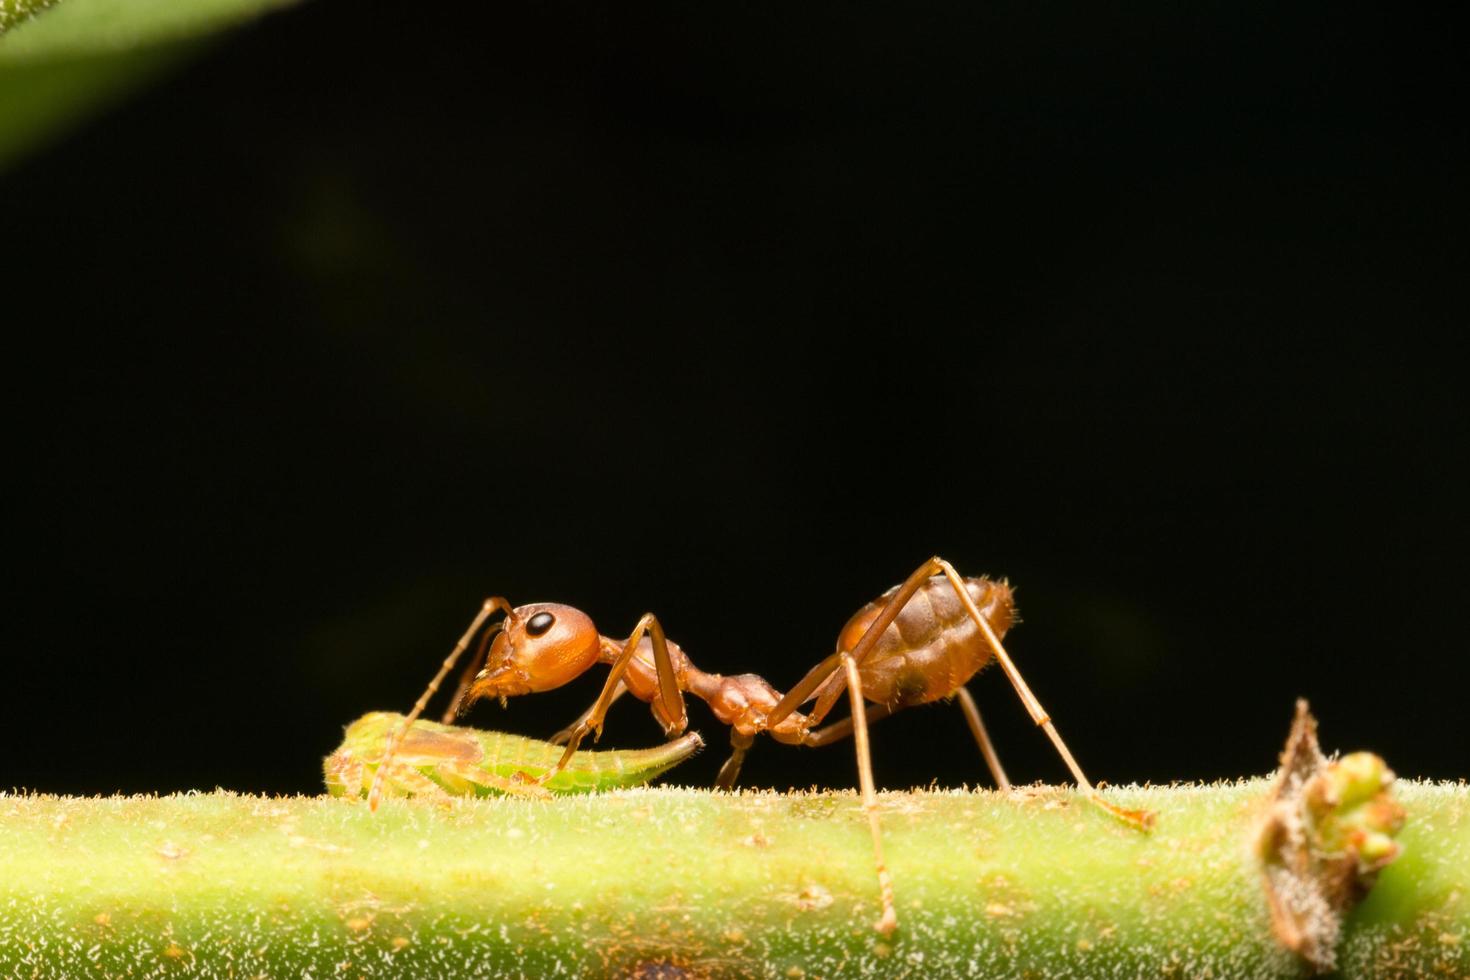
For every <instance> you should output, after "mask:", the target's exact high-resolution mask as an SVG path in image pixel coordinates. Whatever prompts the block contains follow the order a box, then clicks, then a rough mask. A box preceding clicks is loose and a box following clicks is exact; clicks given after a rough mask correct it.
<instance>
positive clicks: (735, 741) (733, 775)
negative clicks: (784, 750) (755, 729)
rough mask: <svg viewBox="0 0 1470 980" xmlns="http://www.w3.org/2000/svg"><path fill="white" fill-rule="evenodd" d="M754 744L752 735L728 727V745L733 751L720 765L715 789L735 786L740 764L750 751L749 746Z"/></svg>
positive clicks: (738, 776)
mask: <svg viewBox="0 0 1470 980" xmlns="http://www.w3.org/2000/svg"><path fill="white" fill-rule="evenodd" d="M754 744H755V736H754V735H745V734H742V733H741V732H739V731H737V730H736V729H733V728H732V729H730V746H731V748H733V749H734V751H733V752H731V753H730V758H728V759H726V760H725V764H724V765H723V766H721V767H720V774H719V775H718V776H716V777H715V789H734V788H735V781H736V780H737V779H739V778H740V766H741V764H742V763H743V762H745V753H746V752H748V751H750V747H751V746H752V745H754Z"/></svg>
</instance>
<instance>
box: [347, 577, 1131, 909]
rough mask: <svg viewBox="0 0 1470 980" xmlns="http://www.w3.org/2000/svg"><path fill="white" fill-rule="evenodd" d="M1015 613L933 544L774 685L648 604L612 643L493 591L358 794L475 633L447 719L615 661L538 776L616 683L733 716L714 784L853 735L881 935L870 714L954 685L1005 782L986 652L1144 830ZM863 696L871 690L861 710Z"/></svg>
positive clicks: (885, 892)
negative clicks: (771, 750) (1054, 711)
mask: <svg viewBox="0 0 1470 980" xmlns="http://www.w3.org/2000/svg"><path fill="white" fill-rule="evenodd" d="M918 597H922V598H921V601H915V599H916V598H918ZM496 612H503V613H504V614H505V618H504V619H503V620H502V621H501V622H500V623H499V624H498V626H493V627H491V628H490V629H488V630H487V629H485V624H486V622H487V621H488V620H489V619H490V617H491V616H492V615H494V614H495V613H496ZM1015 621H1016V610H1015V605H1014V603H1013V601H1012V598H1011V588H1010V586H1009V585H1008V584H1007V583H1006V582H1004V581H994V580H992V579H989V578H985V577H983V576H982V577H979V578H964V577H962V576H961V575H960V573H959V572H957V571H955V569H954V566H952V565H951V564H950V563H949V562H947V561H945V560H944V559H943V558H940V557H938V556H935V557H933V558H930V559H929V560H928V561H926V562H924V564H922V565H920V566H919V567H918V568H917V569H915V570H914V572H913V574H912V575H910V576H909V577H908V578H907V579H906V580H905V581H904V582H903V584H902V585H898V586H895V587H894V588H892V589H889V590H888V591H887V592H885V593H883V595H881V596H879V597H878V598H877V599H875V600H873V601H872V602H870V603H868V604H867V605H866V606H864V607H863V608H862V609H860V610H858V612H857V613H856V614H855V615H854V616H853V617H852V618H851V619H849V620H848V621H847V625H846V626H844V627H843V628H842V632H841V633H840V634H838V638H837V650H836V652H834V653H833V654H832V655H831V656H829V657H827V658H826V659H824V660H823V661H822V662H821V663H819V664H817V665H816V666H815V667H813V668H812V669H811V670H810V671H809V672H808V673H807V675H806V676H805V677H803V678H802V679H801V681H800V682H799V683H798V684H797V685H796V686H795V687H793V688H792V689H791V690H790V691H788V692H787V693H786V694H785V695H784V696H782V695H781V694H780V693H779V692H778V691H777V690H776V689H775V688H774V687H772V686H771V685H770V684H769V683H768V682H767V681H766V680H764V679H763V678H761V677H759V676H757V675H755V674H734V675H730V676H722V675H720V674H707V673H705V672H704V671H702V670H700V669H698V668H697V667H695V666H694V664H693V663H692V662H691V661H690V660H689V658H688V656H686V655H685V654H684V651H683V650H681V649H680V648H679V646H678V644H676V643H672V642H670V641H669V640H668V639H667V638H666V637H665V636H664V631H663V627H662V626H661V625H660V624H659V621H658V618H657V617H656V616H654V615H653V613H645V614H644V615H643V617H642V618H641V619H639V620H638V625H637V626H635V627H634V628H633V632H632V633H630V634H629V635H628V638H627V639H626V640H622V641H619V640H615V639H612V638H610V637H606V636H602V635H601V634H599V633H598V632H597V627H596V626H594V625H593V623H592V620H591V619H590V618H589V617H588V616H587V615H586V614H585V613H583V612H581V611H580V610H578V609H574V608H572V607H571V606H566V605H560V604H557V603H533V604H531V605H527V606H515V607H512V606H511V605H510V603H509V602H507V601H506V600H505V599H503V598H500V597H498V596H497V597H494V598H491V599H487V600H485V604H484V606H483V607H482V608H481V609H480V612H479V614H478V615H476V616H475V618H474V621H473V622H471V623H470V625H469V628H468V629H467V630H465V633H464V635H463V636H462V637H460V639H459V642H458V643H457V644H455V647H454V649H453V650H452V651H451V652H450V654H449V656H448V657H446V658H445V660H444V663H443V665H442V666H441V667H440V668H439V672H438V673H437V674H435V675H434V678H433V680H431V681H430V682H429V686H428V687H427V688H426V689H425V691H424V693H423V694H422V695H421V696H420V697H419V699H418V701H417V702H416V703H415V704H414V706H413V710H412V711H410V712H409V714H408V715H407V716H406V717H405V718H404V721H403V723H402V724H401V725H400V726H399V727H398V728H397V729H396V730H395V731H394V732H393V733H392V734H391V735H390V736H389V738H388V744H387V745H386V746H385V748H384V753H383V766H380V767H379V769H378V774H377V775H376V776H375V777H374V779H373V786H372V789H371V791H370V792H369V794H368V799H369V803H370V805H371V806H372V807H373V809H376V808H377V805H378V800H379V798H380V793H381V787H380V782H381V778H382V773H383V771H384V767H386V766H387V765H388V764H390V763H391V761H392V758H393V754H394V752H395V751H396V749H397V746H398V744H399V742H400V741H401V739H402V737H403V733H404V732H406V731H407V730H408V727H409V726H410V725H412V724H413V722H414V720H415V719H417V718H418V717H419V715H420V714H422V713H423V710H424V708H425V707H426V706H427V705H428V703H429V699H430V698H431V697H433V696H434V693H435V692H436V691H438V690H439V685H440V684H441V683H443V680H444V678H445V676H446V675H447V674H448V673H449V671H450V670H452V669H453V667H454V664H455V663H456V662H457V661H458V660H459V658H460V656H461V655H462V654H463V653H464V652H465V651H466V650H467V649H469V646H470V644H471V643H472V642H474V641H475V638H476V636H479V642H478V645H477V647H476V650H475V655H474V656H473V657H472V658H471V660H470V662H469V666H468V667H467V669H466V670H465V672H464V674H463V676H462V677H461V678H460V682H459V686H458V688H457V689H456V691H455V694H454V698H453V699H452V703H451V706H450V708H449V710H448V711H447V712H445V716H444V720H445V722H446V723H447V722H449V721H452V720H453V719H454V718H455V717H457V716H458V715H459V714H462V713H463V712H464V711H465V710H466V709H468V707H469V706H470V705H471V704H473V703H474V702H475V701H477V700H479V699H481V698H487V697H498V698H500V699H501V701H502V702H504V700H505V699H506V698H508V697H515V696H518V695H521V694H532V693H535V692H539V691H549V690H552V689H553V688H557V687H561V686H562V685H563V684H566V683H567V682H568V681H571V680H573V679H574V678H576V677H579V676H581V675H582V674H583V673H585V672H586V671H587V670H589V669H590V668H591V667H592V666H593V665H594V664H598V663H604V664H610V665H611V668H612V669H611V670H610V671H609V672H608V677H607V682H606V683H605V684H604V685H603V688H602V693H601V694H600V695H599V696H598V698H597V701H596V702H594V703H593V705H592V707H591V708H589V709H588V710H587V711H586V712H585V713H584V714H583V715H582V716H581V717H580V718H578V719H577V721H576V722H575V723H574V724H573V725H572V726H570V727H569V728H567V729H565V730H564V731H562V732H561V733H559V734H558V736H557V740H558V741H565V742H566V751H565V752H564V753H563V754H562V757H561V759H560V761H559V762H558V763H557V765H556V767H555V768H554V769H552V770H551V771H550V772H548V773H547V774H546V775H545V776H543V777H542V778H541V782H543V783H544V782H545V781H546V780H547V779H549V778H551V777H552V776H554V775H556V773H558V772H560V771H561V769H562V768H563V767H565V766H566V764H567V763H568V762H569V761H570V760H571V758H572V755H573V753H574V752H576V750H577V746H578V745H579V744H580V743H581V741H582V739H583V738H585V737H586V736H587V734H588V733H589V732H590V733H592V736H593V740H594V741H596V740H597V739H598V738H600V737H601V735H602V724H603V719H604V718H605V716H606V714H607V709H608V706H609V705H611V704H612V702H613V701H615V700H616V699H617V698H619V697H621V696H622V695H623V694H624V693H625V692H626V693H632V694H633V696H634V697H636V698H638V699H639V700H640V701H646V702H648V704H649V705H650V706H651V708H652V711H653V716H654V718H655V719H657V720H658V722H659V724H660V725H662V726H663V730H664V734H665V736H667V737H669V738H673V737H675V736H677V735H680V734H681V733H683V731H684V730H685V728H687V727H688V724H689V718H688V714H687V713H686V711H685V706H684V694H685V693H686V692H687V693H689V694H693V695H694V696H695V697H698V698H699V699H701V700H702V701H704V702H705V703H706V704H708V705H709V707H710V710H711V711H712V712H713V713H714V715H715V717H716V718H717V719H719V721H720V722H721V724H725V725H729V726H730V729H731V733H730V744H731V746H732V747H733V749H734V751H733V752H732V753H731V756H730V758H729V760H728V761H727V762H726V763H725V764H724V766H723V767H721V769H720V774H719V777H718V779H717V780H716V786H718V787H719V788H721V789H728V788H730V787H732V786H734V785H735V780H736V779H737V777H738V776H739V774H740V765H741V762H742V761H743V760H744V758H745V753H746V751H747V750H748V749H749V748H750V747H751V745H752V744H754V742H755V736H756V735H758V734H760V733H762V732H765V733H766V734H768V735H770V736H771V737H772V738H774V739H776V741H778V742H784V743H786V744H788V745H811V746H820V745H828V744H831V743H832V742H835V741H838V740H840V739H842V738H845V737H847V736H848V735H851V736H853V742H854V747H855V749H856V752H857V764H858V781H859V783H860V785H861V787H862V798H863V809H864V811H865V812H866V813H867V816H868V825H869V830H870V832H871V834H872V838H873V853H874V858H875V861H876V864H877V872H878V885H879V891H880V894H881V899H882V908H883V911H882V916H881V918H880V919H879V921H878V922H877V924H876V926H875V928H877V929H878V930H879V931H880V932H883V933H889V932H892V931H893V929H894V928H895V927H896V926H897V924H898V919H897V915H896V913H895V911H894V905H893V884H892V879H891V877H890V875H889V873H888V868H887V864H886V862H885V861H884V858H883V841H882V836H881V833H880V829H879V825H878V802H877V793H876V791H875V790H874V788H873V764H872V760H871V758H870V756H869V751H868V723H869V721H875V722H876V721H878V720H880V719H882V718H886V717H888V716H889V715H891V714H893V713H894V712H895V711H898V710H900V709H902V708H907V707H911V706H913V705H916V704H927V703H929V702H931V701H938V700H941V699H944V698H949V697H955V698H956V699H957V700H958V701H959V704H960V707H961V709H962V710H963V711H964V713H965V718H966V721H967V722H968V723H969V726H970V730H971V732H972V733H973V734H974V736H975V740H976V742H977V743H979V746H980V751H981V753H982V754H983V755H984V757H985V761H986V763H987V765H988V766H989V767H990V772H991V775H992V776H993V777H994V778H995V781H996V784H997V785H998V786H999V787H1000V789H1002V790H1006V789H1009V788H1010V781H1009V780H1008V779H1007V778H1006V774H1005V771H1004V770H1003V769H1002V768H1001V765H1000V760H999V758H998V757H997V756H996V754H995V749H994V747H993V746H992V745H991V742H990V738H989V736H988V735H987V734H986V731H985V726H984V724H983V723H982V721H981V719H980V712H979V710H978V708H976V706H975V702H974V700H973V699H972V698H971V697H970V694H969V692H968V691H967V690H966V689H965V687H964V685H965V683H966V682H968V681H969V680H970V678H971V677H974V676H975V674H976V673H978V672H979V670H980V669H981V668H982V667H984V666H985V665H986V664H988V663H989V662H990V661H991V660H992V659H993V660H995V661H996V662H998V663H999V664H1000V666H1001V669H1002V670H1004V671H1005V674H1006V677H1007V678H1009V679H1010V682H1011V684H1012V686H1014V687H1015V689H1016V693H1017V694H1018V695H1019V696H1020V698H1021V703H1022V704H1024V705H1025V707H1026V711H1027V712H1028V713H1029V714H1030V715H1031V719H1032V720H1033V721H1034V722H1035V723H1036V724H1037V726H1039V727H1040V728H1041V729H1042V730H1043V731H1045V732H1046V734H1047V736H1048V737H1049V738H1050V739H1051V741H1052V744H1053V745H1055V746H1056V750H1057V752H1058V754H1059V755H1061V757H1062V761H1063V762H1065V763H1066V764H1067V768H1068V769H1070V770H1071V772H1072V776H1073V778H1075V779H1076V780H1077V785H1078V786H1079V787H1080V788H1081V789H1082V790H1083V791H1084V792H1085V793H1086V794H1087V796H1088V799H1089V800H1090V801H1092V802H1093V803H1095V804H1096V805H1097V806H1099V807H1101V808H1102V809H1103V810H1105V811H1107V812H1108V813H1109V814H1111V815H1113V816H1114V817H1117V818H1119V819H1121V820H1123V821H1125V822H1127V823H1129V824H1132V825H1133V826H1136V827H1138V828H1140V829H1146V828H1147V827H1149V826H1151V825H1152V823H1153V816H1154V815H1153V814H1152V813H1149V812H1147V811H1143V810H1125V809H1122V808H1120V807H1116V806H1114V805H1113V804H1111V803H1108V802H1106V801H1105V800H1103V799H1102V798H1101V797H1099V796H1098V795H1097V792H1096V790H1094V789H1093V786H1092V783H1090V782H1089V781H1088V779H1087V777H1086V776H1085V775H1083V773H1082V769H1081V767H1080V766H1078V764H1077V760H1076V759H1074V758H1073V757H1072V753H1071V752H1070V751H1068V749H1067V746H1066V743H1065V742H1063V741H1062V737H1061V735H1059V734H1058V733H1057V730H1056V726H1055V725H1053V724H1052V721H1051V717H1050V716H1049V715H1048V714H1047V713H1046V711H1045V710H1044V709H1043V708H1042V707H1041V702H1039V701H1038V700H1037V699H1036V695H1034V694H1032V693H1031V688H1030V687H1028V686H1027V684H1026V682H1025V680H1023V679H1022V677H1021V674H1020V672H1019V671H1018V670H1017V669H1016V665H1015V663H1013V662H1012V660H1011V658H1010V655H1009V654H1007V653H1006V651H1005V648H1004V647H1003V646H1001V643H1000V638H1001V637H1002V636H1003V635H1005V632H1006V631H1007V630H1008V629H1009V628H1010V627H1011V625H1012V624H1013V623H1014V622H1015ZM843 691H846V692H847V695H848V699H849V701H850V702H851V717H850V718H848V719H846V720H843V721H839V722H836V723H834V724H831V725H828V726H826V727H824V728H818V727H817V726H819V725H821V723H822V720H823V719H824V718H826V716H827V714H828V712H830V711H831V710H832V708H833V707H834V706H835V705H836V703H837V700H838V699H839V698H841V697H842V693H843ZM813 699H815V701H816V704H815V705H814V706H813V707H812V709H811V711H810V712H809V713H807V714H802V713H801V712H799V711H797V710H796V709H797V708H799V707H801V706H802V705H804V704H806V703H807V702H808V701H811V700H813ZM865 701H871V702H873V707H872V708H871V710H869V709H868V708H867V707H866V705H865V703H864V702H865Z"/></svg>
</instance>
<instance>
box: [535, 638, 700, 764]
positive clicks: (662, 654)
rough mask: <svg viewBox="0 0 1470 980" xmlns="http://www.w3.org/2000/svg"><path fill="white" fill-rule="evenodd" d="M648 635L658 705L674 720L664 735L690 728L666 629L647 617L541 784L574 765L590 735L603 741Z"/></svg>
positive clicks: (624, 648) (664, 714) (676, 733)
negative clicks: (611, 712) (630, 668)
mask: <svg viewBox="0 0 1470 980" xmlns="http://www.w3.org/2000/svg"><path fill="white" fill-rule="evenodd" d="M645 635H647V636H648V638H649V640H650V642H651V643H652V645H653V663H654V667H655V668H656V669H657V671H658V695H657V697H658V704H659V707H660V708H661V709H662V711H663V717H664V718H669V719H672V721H671V722H669V723H668V724H666V725H664V735H665V736H666V737H668V738H673V737H674V736H675V735H678V734H680V733H682V732H683V731H684V729H685V728H688V727H689V715H688V712H687V711H685V708H684V693H683V691H681V690H680V689H679V678H678V675H677V674H675V673H674V662H673V659H672V658H670V656H669V644H668V640H666V639H665V638H664V628H663V626H662V625H661V624H660V623H659V621H658V617H657V616H655V615H654V614H653V613H644V614H643V617H642V618H641V619H639V620H638V625H637V626H635V627H633V632H632V633H630V634H628V639H627V641H626V642H625V643H624V644H623V647H622V649H621V650H619V651H618V655H617V657H616V659H614V660H613V664H612V669H611V670H610V671H608V675H607V683H606V684H604V685H603V688H602V693H601V694H600V695H598V697H597V701H596V702H595V703H594V704H593V705H592V710H590V711H589V712H587V714H586V715H584V716H583V717H582V719H581V720H580V721H578V722H577V724H576V725H574V726H573V727H572V730H571V733H570V734H569V735H568V737H567V747H566V751H564V752H563V753H562V756H561V759H560V760H558V761H557V764H556V765H555V766H553V767H552V768H551V770H550V771H548V772H547V773H546V774H545V775H544V776H542V777H541V782H543V783H545V782H546V781H547V780H548V779H551V778H552V777H553V776H555V775H556V774H557V773H559V772H561V771H562V770H563V769H565V768H566V766H567V763H568V762H571V761H572V756H573V755H574V754H575V753H576V751H577V746H578V745H580V744H581V743H582V739H584V738H586V737H587V734H588V733H589V732H591V733H592V740H593V741H594V742H595V741H597V740H598V739H600V738H601V737H602V722H603V719H604V718H605V717H606V716H607V709H608V706H609V705H611V704H612V703H613V701H614V699H616V698H617V697H618V688H619V687H620V686H622V683H623V675H624V674H625V673H627V671H628V665H629V664H630V663H632V661H633V657H634V656H636V655H637V653H638V645H639V644H640V643H641V642H642V641H643V637H644V636H645Z"/></svg>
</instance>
